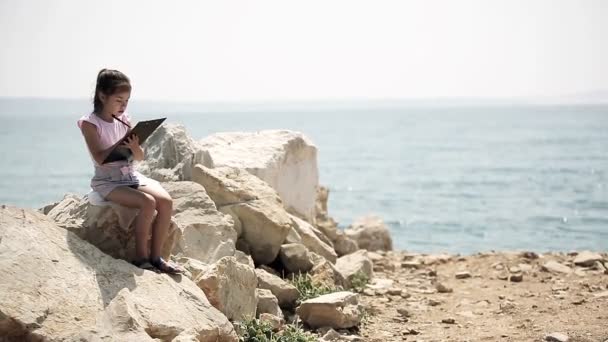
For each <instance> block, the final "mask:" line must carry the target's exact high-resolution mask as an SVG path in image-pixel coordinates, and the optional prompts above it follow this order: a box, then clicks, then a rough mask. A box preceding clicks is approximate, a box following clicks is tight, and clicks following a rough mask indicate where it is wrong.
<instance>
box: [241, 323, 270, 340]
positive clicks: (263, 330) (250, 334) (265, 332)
mask: <svg viewBox="0 0 608 342" xmlns="http://www.w3.org/2000/svg"><path fill="white" fill-rule="evenodd" d="M235 328H236V329H235V330H236V332H237V334H238V335H239V342H274V341H275V338H274V336H273V333H272V327H271V326H270V324H268V323H266V322H262V321H260V320H258V319H255V318H252V319H248V320H245V321H243V322H238V323H235Z"/></svg>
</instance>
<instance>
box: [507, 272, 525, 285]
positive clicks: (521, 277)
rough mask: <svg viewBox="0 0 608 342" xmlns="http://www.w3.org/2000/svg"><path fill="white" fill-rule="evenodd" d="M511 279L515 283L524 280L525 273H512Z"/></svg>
mask: <svg viewBox="0 0 608 342" xmlns="http://www.w3.org/2000/svg"><path fill="white" fill-rule="evenodd" d="M509 280H510V281H512V282H514V283H519V282H521V281H522V280H524V275H523V274H521V273H519V274H511V276H510V277H509Z"/></svg>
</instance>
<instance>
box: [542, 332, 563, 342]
mask: <svg viewBox="0 0 608 342" xmlns="http://www.w3.org/2000/svg"><path fill="white" fill-rule="evenodd" d="M568 340H569V339H568V335H566V334H563V333H559V332H554V333H551V334H549V335H546V336H545V341H550V342H568Z"/></svg>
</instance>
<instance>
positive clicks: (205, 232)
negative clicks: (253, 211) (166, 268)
mask: <svg viewBox="0 0 608 342" xmlns="http://www.w3.org/2000/svg"><path fill="white" fill-rule="evenodd" d="M163 187H164V188H165V190H167V192H168V193H169V194H170V195H171V197H172V198H173V219H174V220H175V222H176V223H177V227H178V228H179V232H180V236H179V238H178V239H177V244H176V246H175V249H174V251H173V252H174V254H176V256H178V257H189V258H194V259H197V260H200V261H202V262H204V263H206V264H212V263H214V262H216V261H218V260H220V259H221V258H223V257H225V256H234V254H235V251H236V247H235V244H236V240H237V233H236V231H235V230H234V229H233V226H234V221H233V220H232V218H231V217H230V216H229V215H226V214H223V213H221V212H219V211H218V210H217V208H216V206H215V203H213V201H212V200H211V198H209V196H208V195H207V193H206V192H205V188H203V187H202V186H201V185H200V184H198V183H195V182H188V181H183V182H172V183H163Z"/></svg>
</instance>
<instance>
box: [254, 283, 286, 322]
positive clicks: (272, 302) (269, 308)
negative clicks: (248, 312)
mask: <svg viewBox="0 0 608 342" xmlns="http://www.w3.org/2000/svg"><path fill="white" fill-rule="evenodd" d="M256 292H257V296H258V307H257V311H256V315H257V316H259V315H260V314H263V313H269V314H272V315H275V316H277V317H279V318H283V311H281V308H280V307H279V300H278V299H277V297H276V296H275V295H274V294H272V292H271V291H270V290H267V289H257V290H256Z"/></svg>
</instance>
